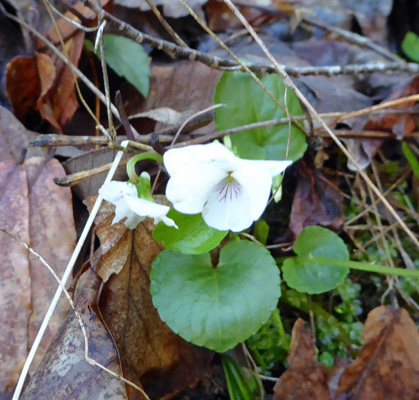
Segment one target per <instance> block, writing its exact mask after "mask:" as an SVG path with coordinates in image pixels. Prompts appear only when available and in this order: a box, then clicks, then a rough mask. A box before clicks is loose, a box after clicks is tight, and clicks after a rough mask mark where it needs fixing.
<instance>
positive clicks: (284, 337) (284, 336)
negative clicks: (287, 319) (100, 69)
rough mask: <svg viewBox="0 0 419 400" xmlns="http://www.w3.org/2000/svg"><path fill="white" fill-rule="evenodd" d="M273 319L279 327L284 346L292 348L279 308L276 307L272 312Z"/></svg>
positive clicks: (288, 348)
mask: <svg viewBox="0 0 419 400" xmlns="http://www.w3.org/2000/svg"><path fill="white" fill-rule="evenodd" d="M272 319H273V321H274V323H275V325H276V326H277V327H278V332H279V336H280V337H281V339H282V342H283V344H284V347H285V349H286V350H288V351H289V350H290V343H289V341H288V338H287V334H286V333H285V329H284V324H283V323H282V319H281V315H280V314H279V309H278V308H276V309H275V310H274V311H273V313H272Z"/></svg>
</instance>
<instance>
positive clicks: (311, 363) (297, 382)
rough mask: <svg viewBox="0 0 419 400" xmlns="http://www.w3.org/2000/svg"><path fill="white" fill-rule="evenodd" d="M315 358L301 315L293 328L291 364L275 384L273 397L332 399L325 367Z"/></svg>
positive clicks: (289, 357) (312, 343)
mask: <svg viewBox="0 0 419 400" xmlns="http://www.w3.org/2000/svg"><path fill="white" fill-rule="evenodd" d="M315 359H316V350H315V347H314V342H313V339H312V338H311V336H310V332H309V331H308V330H307V329H306V328H305V327H304V321H303V320H302V319H301V318H299V319H298V320H297V321H296V323H295V325H294V328H293V330H292V340H291V351H290V354H289V356H288V358H287V360H288V364H289V368H288V370H287V371H285V372H284V373H283V374H282V375H281V377H280V378H279V379H278V381H277V383H276V384H275V387H274V391H275V394H274V398H273V400H302V399H310V400H328V399H330V392H329V387H328V375H327V370H326V367H325V366H324V365H323V364H320V363H318V362H317V361H315Z"/></svg>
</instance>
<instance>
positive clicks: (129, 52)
mask: <svg viewBox="0 0 419 400" xmlns="http://www.w3.org/2000/svg"><path fill="white" fill-rule="evenodd" d="M103 42H104V45H105V56H106V63H107V64H108V65H109V66H110V67H111V68H112V69H113V70H114V71H115V72H116V73H117V74H118V75H120V76H123V77H124V78H125V79H126V80H127V81H128V82H129V83H131V84H132V85H133V86H135V87H136V88H137V90H138V91H139V92H140V93H141V94H142V95H143V96H144V97H147V96H148V91H149V88H150V65H149V62H148V55H147V53H146V52H145V51H144V48H143V46H141V44H139V43H137V42H134V41H133V40H131V39H128V38H126V37H124V36H118V35H111V34H105V35H103Z"/></svg>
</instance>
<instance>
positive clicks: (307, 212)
mask: <svg viewBox="0 0 419 400" xmlns="http://www.w3.org/2000/svg"><path fill="white" fill-rule="evenodd" d="M299 172H300V176H299V178H298V183H297V190H296V192H295V195H294V200H293V202H292V209H291V219H290V230H291V231H292V233H293V235H294V237H297V236H298V235H299V234H300V233H301V231H302V230H303V229H304V227H306V226H309V225H321V226H324V227H327V228H330V229H333V230H337V231H339V230H340V229H342V227H343V224H344V222H345V217H344V214H343V204H342V200H343V197H342V195H341V194H340V193H339V191H338V189H337V188H336V187H335V186H334V185H333V184H332V182H329V180H328V179H327V178H326V177H325V176H324V174H323V173H322V172H321V171H320V170H318V169H310V168H308V166H307V164H306V163H303V162H300V163H299Z"/></svg>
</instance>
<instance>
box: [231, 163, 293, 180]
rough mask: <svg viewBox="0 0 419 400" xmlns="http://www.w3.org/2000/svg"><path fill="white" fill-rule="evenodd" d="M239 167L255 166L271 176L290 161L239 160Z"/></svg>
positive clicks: (282, 169)
mask: <svg viewBox="0 0 419 400" xmlns="http://www.w3.org/2000/svg"><path fill="white" fill-rule="evenodd" d="M238 163H239V165H240V167H241V166H243V167H247V168H252V167H256V168H259V169H263V170H265V171H266V172H268V173H269V174H270V175H271V177H272V178H273V177H274V176H277V175H279V174H280V173H282V172H284V171H285V169H286V168H288V167H289V166H290V165H291V164H292V161H275V160H241V159H240V160H239V162H238Z"/></svg>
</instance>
